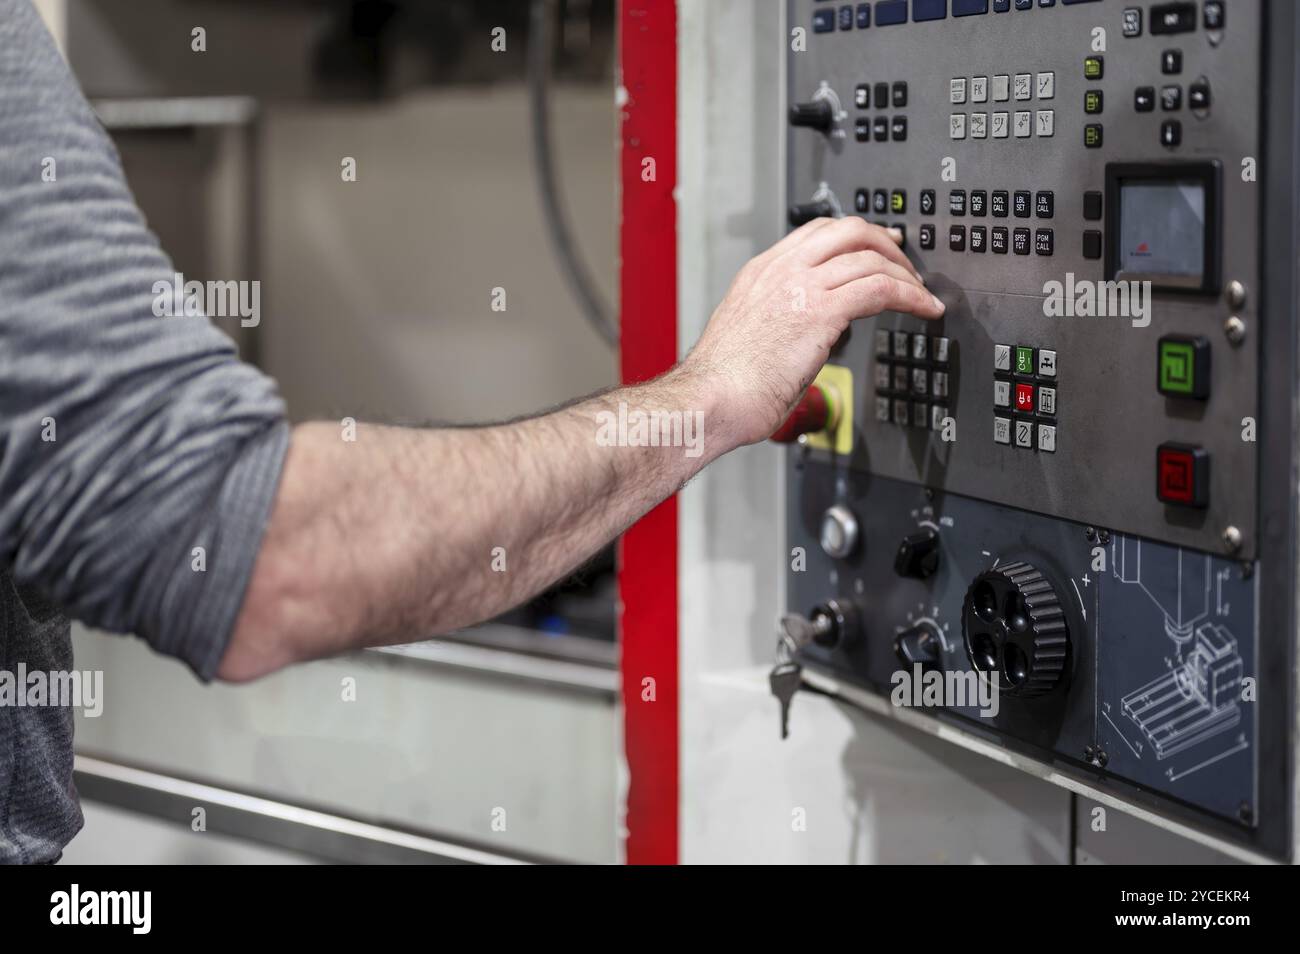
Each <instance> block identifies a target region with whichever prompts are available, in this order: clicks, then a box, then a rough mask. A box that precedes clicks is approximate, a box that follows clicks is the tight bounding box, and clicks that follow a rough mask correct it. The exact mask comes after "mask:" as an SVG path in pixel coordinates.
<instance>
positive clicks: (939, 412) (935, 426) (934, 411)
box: [930, 404, 948, 431]
mask: <svg viewBox="0 0 1300 954" xmlns="http://www.w3.org/2000/svg"><path fill="white" fill-rule="evenodd" d="M947 416H948V409H947V408H946V407H943V406H942V405H939V404H936V405H934V406H933V407H931V408H930V430H932V431H941V430H943V419H944V418H945V417H947Z"/></svg>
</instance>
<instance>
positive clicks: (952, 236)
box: [948, 225, 966, 252]
mask: <svg viewBox="0 0 1300 954" xmlns="http://www.w3.org/2000/svg"><path fill="white" fill-rule="evenodd" d="M948 248H949V249H950V250H952V251H954V252H964V251H966V226H964V225H950V226H948Z"/></svg>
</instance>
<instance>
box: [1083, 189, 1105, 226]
mask: <svg viewBox="0 0 1300 954" xmlns="http://www.w3.org/2000/svg"><path fill="white" fill-rule="evenodd" d="M1102 207H1103V206H1102V196H1101V193H1100V192H1093V191H1091V190H1089V191H1088V192H1085V193H1084V194H1083V217H1084V218H1085V219H1087V220H1088V221H1089V222H1096V221H1097V220H1098V219H1100V218H1101V211H1102Z"/></svg>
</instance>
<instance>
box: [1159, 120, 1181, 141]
mask: <svg viewBox="0 0 1300 954" xmlns="http://www.w3.org/2000/svg"><path fill="white" fill-rule="evenodd" d="M1182 142H1183V124H1182V123H1180V122H1179V121H1178V120H1176V119H1166V120H1165V121H1164V122H1162V123H1161V124H1160V145H1162V146H1180V145H1182Z"/></svg>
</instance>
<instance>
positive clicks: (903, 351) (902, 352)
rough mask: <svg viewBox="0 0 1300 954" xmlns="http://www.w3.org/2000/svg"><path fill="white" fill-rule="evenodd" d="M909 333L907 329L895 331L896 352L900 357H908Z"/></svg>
mask: <svg viewBox="0 0 1300 954" xmlns="http://www.w3.org/2000/svg"><path fill="white" fill-rule="evenodd" d="M907 341H908V334H907V332H906V331H895V332H894V354H895V355H896V356H898V357H900V358H906V357H907Z"/></svg>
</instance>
